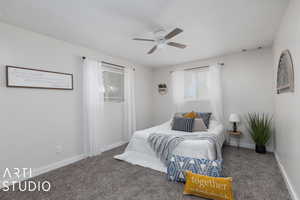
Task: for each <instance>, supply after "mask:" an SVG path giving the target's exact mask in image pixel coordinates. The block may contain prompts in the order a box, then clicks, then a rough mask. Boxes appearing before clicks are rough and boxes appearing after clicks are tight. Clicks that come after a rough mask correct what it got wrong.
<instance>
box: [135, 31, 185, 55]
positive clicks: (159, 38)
mask: <svg viewBox="0 0 300 200" xmlns="http://www.w3.org/2000/svg"><path fill="white" fill-rule="evenodd" d="M181 32H183V30H182V29H180V28H175V29H174V30H173V31H171V32H170V33H168V34H166V32H165V30H158V31H156V32H154V37H155V38H154V39H144V38H133V40H137V41H146V42H155V43H156V44H155V45H154V47H152V49H150V51H148V54H152V53H153V52H154V51H155V50H156V49H157V48H163V47H165V46H166V45H169V46H172V47H176V48H180V49H184V48H185V47H186V45H185V44H180V43H177V42H169V41H168V40H170V39H171V38H173V37H175V36H176V35H178V34H180V33H181Z"/></svg>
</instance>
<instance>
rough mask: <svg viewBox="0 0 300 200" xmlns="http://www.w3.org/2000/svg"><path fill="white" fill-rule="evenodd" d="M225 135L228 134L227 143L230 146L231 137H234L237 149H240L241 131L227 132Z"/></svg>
mask: <svg viewBox="0 0 300 200" xmlns="http://www.w3.org/2000/svg"><path fill="white" fill-rule="evenodd" d="M227 134H228V136H229V137H228V138H229V141H228V143H229V144H230V141H231V137H235V138H237V148H240V140H241V136H242V132H241V131H236V132H234V131H227Z"/></svg>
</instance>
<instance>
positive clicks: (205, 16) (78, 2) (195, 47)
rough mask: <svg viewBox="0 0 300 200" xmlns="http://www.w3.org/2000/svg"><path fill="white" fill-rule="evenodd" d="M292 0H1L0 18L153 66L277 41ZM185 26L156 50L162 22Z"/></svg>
mask: <svg viewBox="0 0 300 200" xmlns="http://www.w3.org/2000/svg"><path fill="white" fill-rule="evenodd" d="M287 4H288V0H226V1H223V0H221V1H220V0H127V1H125V0H0V20H2V21H4V22H6V23H10V24H14V25H17V26H21V27H23V28H26V29H30V30H32V31H35V32H39V33H42V34H46V35H49V36H52V37H55V38H57V39H61V40H65V41H68V42H72V43H75V44H80V45H84V46H87V47H90V48H93V49H97V50H101V51H103V52H106V53H108V54H111V55H115V56H118V57H122V58H126V59H128V60H131V61H133V62H136V63H139V64H143V65H146V66H150V67H161V66H167V65H174V64H179V63H183V62H187V61H192V60H197V59H204V58H209V57H214V56H219V55H224V54H228V53H231V52H237V51H240V50H241V49H243V48H256V47H258V46H269V45H271V44H272V41H273V38H274V35H275V33H276V30H277V28H278V26H279V24H280V21H281V17H282V15H283V13H284V11H285V8H286V6H287ZM175 27H179V28H181V29H184V32H183V33H181V34H180V35H178V36H176V37H175V38H174V39H173V41H176V42H181V43H184V44H187V45H188V47H187V48H186V49H184V50H182V49H177V48H174V47H169V46H168V47H166V48H164V49H160V50H157V51H156V52H155V53H153V54H151V55H147V54H146V52H147V51H149V49H150V48H152V46H153V44H152V43H150V42H139V41H133V40H132V38H133V37H151V36H152V35H151V32H152V31H155V30H157V29H159V28H165V29H166V30H167V31H170V30H172V29H173V28H175Z"/></svg>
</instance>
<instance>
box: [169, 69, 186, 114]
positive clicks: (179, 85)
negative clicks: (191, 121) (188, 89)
mask: <svg viewBox="0 0 300 200" xmlns="http://www.w3.org/2000/svg"><path fill="white" fill-rule="evenodd" d="M171 76H172V92H173V103H174V104H175V112H181V111H182V110H181V109H182V106H183V104H184V71H183V70H179V71H173V72H172V75H171Z"/></svg>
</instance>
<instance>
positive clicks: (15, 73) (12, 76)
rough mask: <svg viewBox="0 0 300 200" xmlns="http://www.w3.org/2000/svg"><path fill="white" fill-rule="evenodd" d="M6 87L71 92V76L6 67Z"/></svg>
mask: <svg viewBox="0 0 300 200" xmlns="http://www.w3.org/2000/svg"><path fill="white" fill-rule="evenodd" d="M6 87H10V88H36V89H56V90H73V74H68V73H62V72H53V71H46V70H40V69H31V68H24V67H15V66H6Z"/></svg>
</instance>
